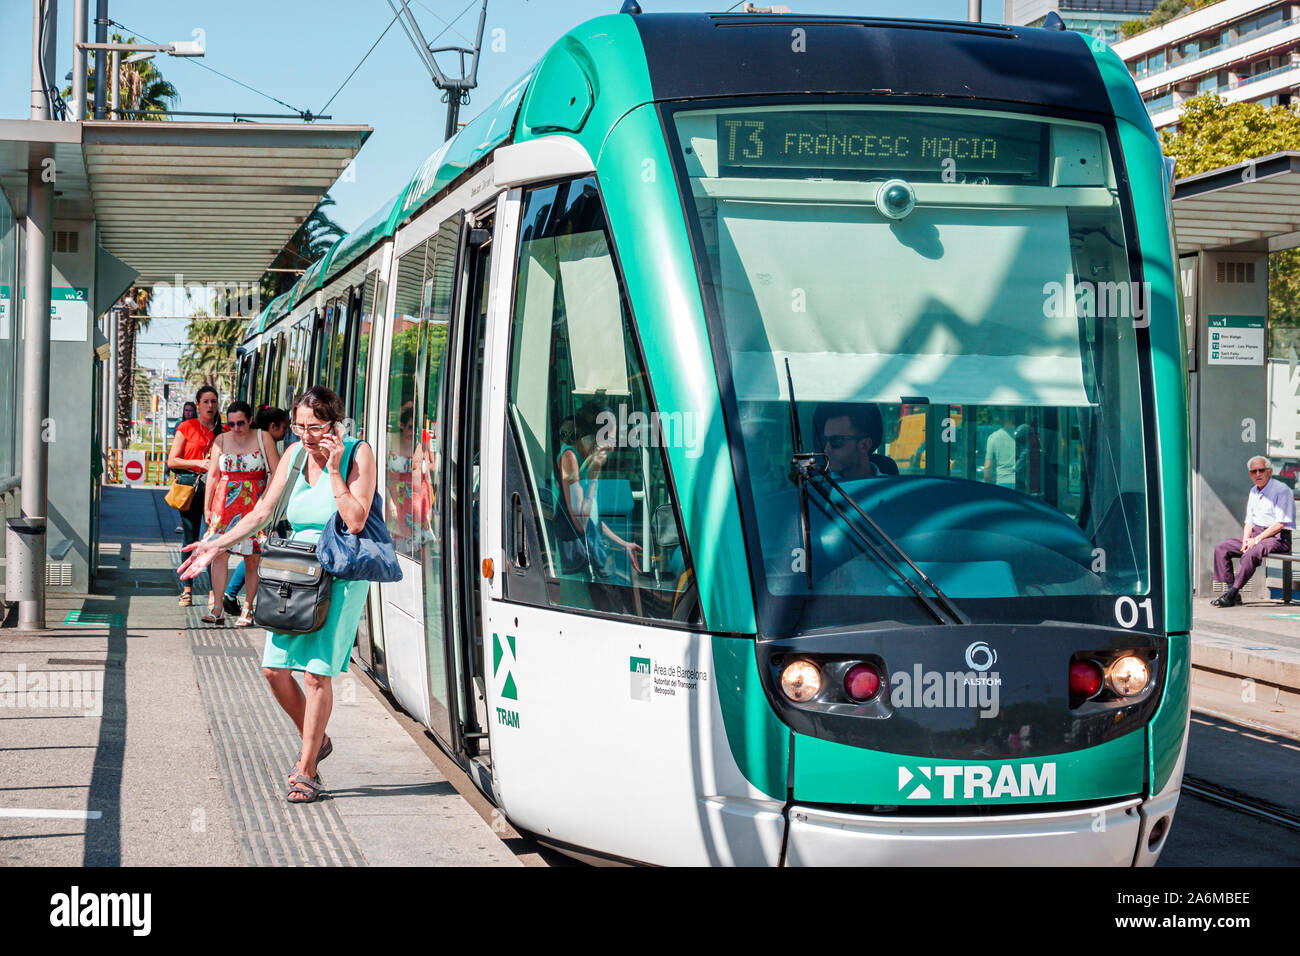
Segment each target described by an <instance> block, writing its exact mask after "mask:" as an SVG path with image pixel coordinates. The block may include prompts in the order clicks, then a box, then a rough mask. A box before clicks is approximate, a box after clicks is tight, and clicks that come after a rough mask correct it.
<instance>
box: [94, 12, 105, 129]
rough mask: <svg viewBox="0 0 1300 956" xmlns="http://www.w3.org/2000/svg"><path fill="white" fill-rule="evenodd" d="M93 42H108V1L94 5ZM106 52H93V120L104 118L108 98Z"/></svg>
mask: <svg viewBox="0 0 1300 956" xmlns="http://www.w3.org/2000/svg"><path fill="white" fill-rule="evenodd" d="M95 42H96V43H107V42H108V0H97V3H96V5H95ZM107 73H108V51H107V50H96V51H95V119H103V118H104V103H105V100H106V98H107V96H108V84H107V83H105V82H104V77H105V75H106V74H107Z"/></svg>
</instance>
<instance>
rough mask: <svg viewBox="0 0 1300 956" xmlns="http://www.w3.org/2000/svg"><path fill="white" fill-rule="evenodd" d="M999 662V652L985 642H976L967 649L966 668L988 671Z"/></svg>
mask: <svg viewBox="0 0 1300 956" xmlns="http://www.w3.org/2000/svg"><path fill="white" fill-rule="evenodd" d="M997 662H998V652H997V651H995V650H994V649H993V648H991V647H989V646H988V644H987V643H985V642H984V641H976V642H975V643H974V644H972V645H971V646H970V647H968V648H966V666H967V667H969V668H971V669H972V670H977V671H986V670H988V669H989V668H990V667H992V666H993V665H994V664H996V663H997Z"/></svg>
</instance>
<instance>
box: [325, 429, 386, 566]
mask: <svg viewBox="0 0 1300 956" xmlns="http://www.w3.org/2000/svg"><path fill="white" fill-rule="evenodd" d="M360 444H361V442H360V441H358V442H356V443H354V444H353V446H352V448H353V449H355V448H356V447H357V446H358V445H360ZM346 474H347V472H346V471H345V472H344V475H345V480H346ZM316 555H317V557H319V558H320V563H321V567H323V568H324V569H325V570H326V571H328V572H329V573H330V574H332V575H334V577H336V578H341V579H343V580H345V581H385V582H391V581H400V580H402V568H401V565H399V564H398V563H397V549H396V548H394V547H393V539H392V537H391V536H390V535H389V533H388V527H387V526H386V525H385V524H384V500H383V498H381V497H380V496H379V490H378V489H376V490H375V496H374V499H373V500H372V501H371V502H370V511H369V513H368V514H367V515H366V526H365V527H364V528H362V529H361V531H360V532H358V533H357V534H352V533H351V532H350V531H348V528H347V525H346V524H344V523H343V516H342V515H340V514H339V513H338V512H337V511H336V512H335V513H334V517H333V518H332V519H331V520H329V521H327V522H326V523H325V529H324V530H323V531H321V534H320V540H319V541H318V542H316Z"/></svg>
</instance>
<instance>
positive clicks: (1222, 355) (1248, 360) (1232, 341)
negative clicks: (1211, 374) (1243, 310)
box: [1209, 315, 1264, 365]
mask: <svg viewBox="0 0 1300 956" xmlns="http://www.w3.org/2000/svg"><path fill="white" fill-rule="evenodd" d="M1209 331H1210V342H1209V346H1210V347H1209V353H1210V364H1211V365H1263V364H1264V317H1263V316H1262V315H1211V316H1210V329H1209Z"/></svg>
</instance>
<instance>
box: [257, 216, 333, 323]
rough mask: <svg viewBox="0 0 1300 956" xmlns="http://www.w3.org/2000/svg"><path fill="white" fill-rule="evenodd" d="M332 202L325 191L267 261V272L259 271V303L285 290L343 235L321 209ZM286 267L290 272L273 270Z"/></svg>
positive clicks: (267, 300)
mask: <svg viewBox="0 0 1300 956" xmlns="http://www.w3.org/2000/svg"><path fill="white" fill-rule="evenodd" d="M333 205H334V200H333V199H332V198H330V195H329V194H328V193H326V194H325V195H324V196H323V197H321V201H320V202H318V203H317V204H316V208H315V209H313V210H312V211H311V215H309V216H308V217H307V218H306V219H304V220H303V223H302V225H301V226H299V227H298V228H297V229H296V230H295V231H294V234H293V235H292V236H290V237H289V241H288V242H286V243H285V244H284V248H283V249H281V250H280V251H279V253H277V254H276V257H275V258H274V259H273V260H271V266H270V269H268V271H266V272H265V273H263V274H262V288H261V293H262V302H263V303H266V302H270V301H271V300H272V299H274V298H275V297H276V296H277V295H280V294H281V293H282V292H288V291H289V289H291V288H292V287H293V284H294V283H295V282H297V281H298V275H299V272H298V271H295V270H305V269H306V268H307V267H308V266H310V265H311V264H312V263H313V262H315V261H316V260H317V259H319V258H320V257H321V256H323V255H325V253H327V252H329V251H330V246H332V245H334V243H335V242H337V241H338V240H339V239H340V238H341V237H342V236H343V234H344V231H345V230H344V229H343V227H342V226H340V225H339V224H338V223H337V222H335V221H334V220H333V219H331V218H330V217H329V214H328V213H327V212H326V211H325V210H326V209H328V208H329V207H330V206H333ZM275 270H290V271H275Z"/></svg>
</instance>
